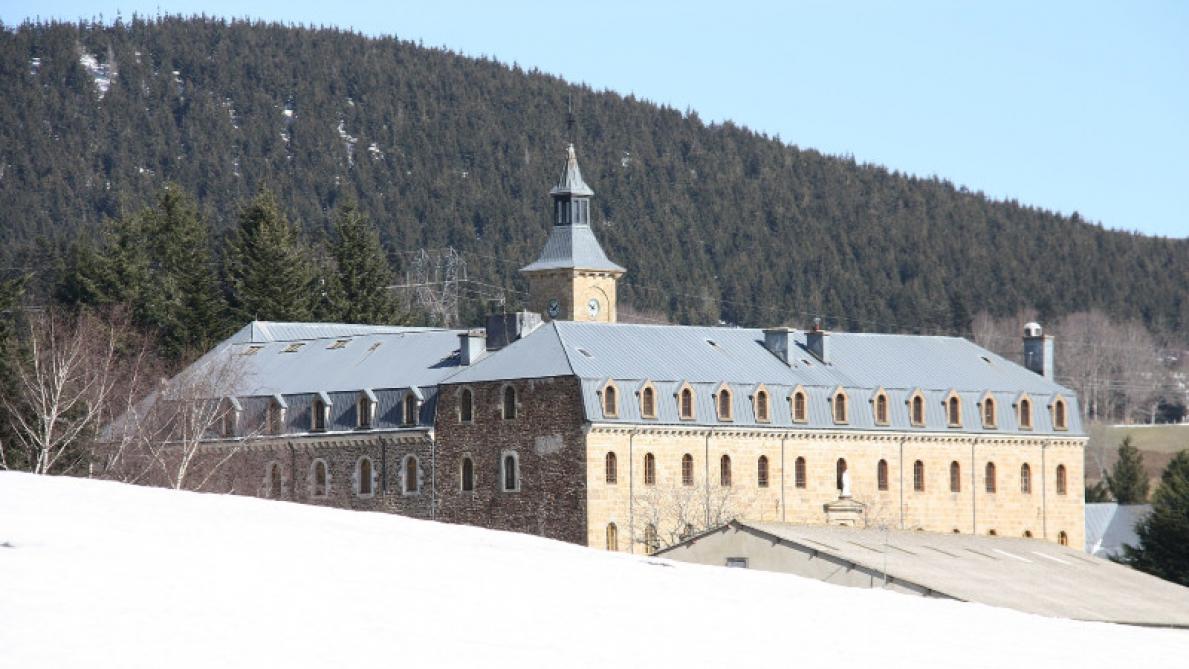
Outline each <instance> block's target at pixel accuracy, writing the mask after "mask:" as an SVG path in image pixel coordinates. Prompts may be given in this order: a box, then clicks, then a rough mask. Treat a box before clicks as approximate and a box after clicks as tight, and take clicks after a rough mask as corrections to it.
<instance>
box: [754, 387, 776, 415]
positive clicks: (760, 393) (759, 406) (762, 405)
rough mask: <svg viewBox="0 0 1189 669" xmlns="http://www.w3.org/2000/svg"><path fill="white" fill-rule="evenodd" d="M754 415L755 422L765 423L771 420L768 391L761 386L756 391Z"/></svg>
mask: <svg viewBox="0 0 1189 669" xmlns="http://www.w3.org/2000/svg"><path fill="white" fill-rule="evenodd" d="M754 402H755V416H756V422H757V423H767V422H769V421H770V420H771V411H772V410H771V404H770V402H769V401H768V391H767V390H766V389H764V388H763V387H761V388H760V389H759V390H757V391H756V394H755V398H754Z"/></svg>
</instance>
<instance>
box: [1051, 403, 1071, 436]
mask: <svg viewBox="0 0 1189 669" xmlns="http://www.w3.org/2000/svg"><path fill="white" fill-rule="evenodd" d="M1066 413H1067V410H1066V407H1065V399H1064V398H1063V397H1061V396H1060V395H1058V396H1057V398H1056V399H1054V400H1053V429H1054V430H1068V429H1069V420H1068V416H1067V415H1066Z"/></svg>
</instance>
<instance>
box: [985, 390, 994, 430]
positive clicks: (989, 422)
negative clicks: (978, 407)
mask: <svg viewBox="0 0 1189 669" xmlns="http://www.w3.org/2000/svg"><path fill="white" fill-rule="evenodd" d="M983 427H995V398H994V397H991V396H990V395H988V396H986V397H984V398H983Z"/></svg>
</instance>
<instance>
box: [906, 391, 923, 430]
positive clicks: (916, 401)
mask: <svg viewBox="0 0 1189 669" xmlns="http://www.w3.org/2000/svg"><path fill="white" fill-rule="evenodd" d="M908 417H909V421H910V422H911V423H912V426H913V427H925V395H924V394H923V393H921V391H919V390H918V391H916V392H914V393H913V394H912V397H911V398H909V400H908Z"/></svg>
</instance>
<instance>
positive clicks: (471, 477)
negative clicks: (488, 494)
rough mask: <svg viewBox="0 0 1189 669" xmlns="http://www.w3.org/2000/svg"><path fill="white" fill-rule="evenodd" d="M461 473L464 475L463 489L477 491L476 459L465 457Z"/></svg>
mask: <svg viewBox="0 0 1189 669" xmlns="http://www.w3.org/2000/svg"><path fill="white" fill-rule="evenodd" d="M461 474H462V475H461V477H460V478H461V480H462V486H461V487H462V491H463V492H474V491H475V461H474V460H471V459H470V458H463V459H462V472H461Z"/></svg>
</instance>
